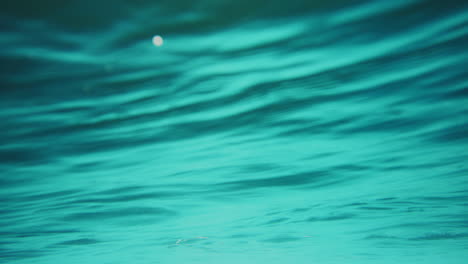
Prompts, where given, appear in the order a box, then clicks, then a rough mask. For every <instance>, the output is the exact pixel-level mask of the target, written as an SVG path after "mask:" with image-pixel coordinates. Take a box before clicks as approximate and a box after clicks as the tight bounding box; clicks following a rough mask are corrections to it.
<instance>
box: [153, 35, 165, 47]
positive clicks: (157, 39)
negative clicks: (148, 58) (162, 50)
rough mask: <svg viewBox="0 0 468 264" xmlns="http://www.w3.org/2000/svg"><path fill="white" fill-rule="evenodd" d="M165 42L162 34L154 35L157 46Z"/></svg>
mask: <svg viewBox="0 0 468 264" xmlns="http://www.w3.org/2000/svg"><path fill="white" fill-rule="evenodd" d="M163 43H164V40H163V38H162V37H161V36H159V35H156V36H154V37H153V44H154V45H155V46H157V47H160V46H162V45H163Z"/></svg>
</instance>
